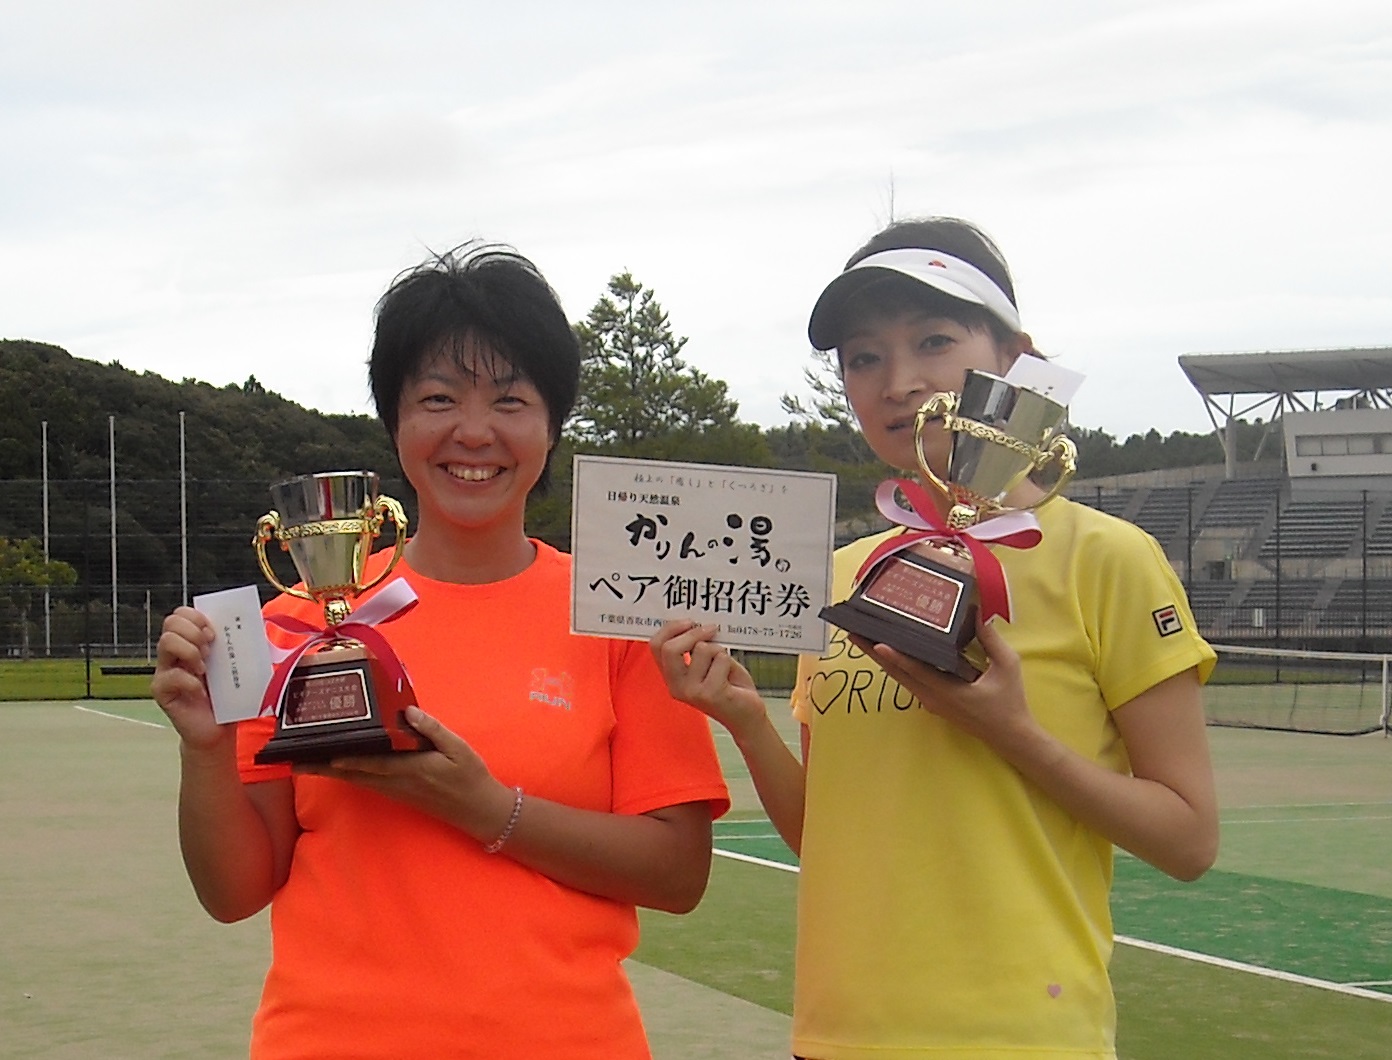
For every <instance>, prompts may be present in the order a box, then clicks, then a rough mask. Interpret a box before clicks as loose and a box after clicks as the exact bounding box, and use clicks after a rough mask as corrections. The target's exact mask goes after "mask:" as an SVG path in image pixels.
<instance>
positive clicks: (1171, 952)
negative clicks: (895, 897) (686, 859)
mask: <svg viewBox="0 0 1392 1060" xmlns="http://www.w3.org/2000/svg"><path fill="white" fill-rule="evenodd" d="M715 854H716V855H717V856H719V857H722V858H729V859H730V860H731V861H743V862H746V863H748V864H750V865H763V866H765V867H767V868H770V869H782V870H783V871H784V872H798V871H800V870H799V868H798V866H796V865H784V864H783V863H782V862H779V861H769V860H768V859H767V858H754V857H750V856H749V855H748V854H736V853H734V852H733V851H730V850H719V849H717V850H716V851H715ZM1116 941H1117V942H1118V943H1120V944H1121V945H1123V946H1134V947H1135V948H1136V949H1141V950H1150V951H1152V952H1154V953H1163V954H1165V955H1166V956H1167V957H1179V958H1181V959H1183V960H1186V961H1194V962H1196V963H1198V964H1210V965H1213V966H1214V967H1216V968H1227V969H1230V970H1232V971H1236V972H1247V973H1249V974H1251V975H1259V976H1262V977H1263V978H1265V979H1279V980H1281V981H1282V982H1286V983H1295V984H1297V985H1299V986H1310V987H1314V988H1315V989H1317V990H1329V991H1332V992H1334V993H1336V994H1347V995H1348V996H1350V997H1361V998H1364V999H1366V1000H1368V1001H1384V1002H1388V1003H1392V994H1384V993H1380V992H1379V991H1376V990H1363V989H1360V987H1359V984H1352V983H1350V984H1345V983H1332V982H1330V981H1329V980H1327V979H1314V978H1312V977H1310V976H1308V975H1296V974H1295V973H1294V972H1280V971H1273V970H1272V969H1270V968H1262V967H1260V966H1259V965H1255V964H1245V963H1243V962H1242V961H1231V960H1228V959H1227V958H1226V957H1210V956H1209V955H1208V954H1206V953H1196V952H1194V951H1193V950H1182V949H1179V948H1178V947H1177V946H1165V945H1162V944H1161V943H1159V942H1146V941H1145V940H1144V939H1133V938H1131V937H1130V936H1128V935H1117V936H1116ZM1362 985H1366V986H1381V985H1392V984H1383V983H1366V984H1362Z"/></svg>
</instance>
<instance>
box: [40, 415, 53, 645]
mask: <svg viewBox="0 0 1392 1060" xmlns="http://www.w3.org/2000/svg"><path fill="white" fill-rule="evenodd" d="M40 427H41V429H42V434H43V535H44V542H43V545H44V655H46V656H47V655H52V654H53V619H52V612H51V611H50V609H49V600H50V597H51V594H52V590H51V589H50V587H49V584H48V583H49V569H48V563H49V559H48V420H44V421H43V423H42V424H41V425H40Z"/></svg>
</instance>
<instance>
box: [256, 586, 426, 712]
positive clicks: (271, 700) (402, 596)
mask: <svg viewBox="0 0 1392 1060" xmlns="http://www.w3.org/2000/svg"><path fill="white" fill-rule="evenodd" d="M416 600H417V597H416V591H415V590H414V589H412V588H411V586H410V585H408V584H407V583H406V580H405V579H404V578H398V579H397V580H396V581H394V582H391V583H390V584H388V585H387V586H386V587H385V588H383V589H382V590H381V591H380V592H378V593H376V594H375V595H374V596H373V597H372V599H370V600H368V601H367V602H366V603H364V604H363V605H362V606H361V607H359V608H358V609H357V610H356V611H354V612H352V613H351V614H350V615H349V617H348V618H347V619H346V620H345V621H343V622H340V623H339V624H338V625H336V626H329V627H327V628H325V627H323V626H316V625H314V624H313V623H311V622H306V621H304V620H303V619H299V618H291V617H290V616H289V615H269V616H267V618H266V620H265V621H266V624H267V625H269V626H275V627H276V628H277V629H280V630H283V631H284V632H286V633H289V634H291V635H292V636H296V637H300V638H303V639H302V640H301V641H300V643H299V644H297V645H295V647H293V648H289V649H287V648H278V647H276V646H275V645H274V644H273V645H272V646H271V654H272V658H273V659H274V660H275V663H276V667H275V671H274V672H273V673H272V675H271V683H270V684H269V685H267V686H266V692H265V695H263V696H262V697H261V715H262V716H264V715H266V714H275V715H279V714H280V710H281V707H282V705H283V700H284V699H285V689H286V687H287V685H288V684H289V681H290V675H291V674H292V673H294V670H295V664H296V663H297V662H299V661H300V659H301V657H302V656H304V654H305V653H306V652H308V651H309V650H310V649H311V648H314V647H316V646H317V645H320V644H332V643H333V642H334V641H336V640H356V641H359V642H360V643H361V644H362V645H363V646H364V647H366V648H367V650H368V651H369V652H371V653H372V655H373V656H374V657H375V658H376V659H377V660H378V661H379V662H381V664H382V668H383V669H384V670H385V671H386V673H387V676H388V677H389V678H391V680H392V681H393V682H394V683H396V684H397V686H398V687H400V683H401V682H403V681H406V680H408V678H407V676H406V667H405V666H404V665H403V664H402V662H401V659H400V658H399V657H398V656H397V654H396V651H395V649H393V648H392V646H391V644H390V643H389V642H388V641H387V638H386V637H384V636H383V635H382V634H381V632H380V631H379V630H378V629H377V628H376V627H377V626H379V625H382V624H383V623H386V622H390V621H392V620H393V619H397V618H400V617H401V616H402V615H404V614H406V612H407V611H409V610H411V608H413V607H415V606H416Z"/></svg>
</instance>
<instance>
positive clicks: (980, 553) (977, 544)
mask: <svg viewBox="0 0 1392 1060" xmlns="http://www.w3.org/2000/svg"><path fill="white" fill-rule="evenodd" d="M895 491H898V492H899V493H901V494H903V496H904V499H905V500H906V501H908V502H909V509H908V510H905V509H904V508H902V507H900V506H899V504H898V503H897V502H896V501H895V499H894V494H895ZM875 506H876V507H877V508H879V510H880V514H881V515H883V516H884V517H885V518H886V519H888V520H890V522H894V523H898V524H899V525H900V526H903V527H905V528H906V532H905V533H902V534H899V535H898V536H896V537H891V538H889V539H888V540H885V541H881V542H880V543H879V544H878V545H876V546H875V549H874V551H872V552H871V553H870V555H869V556H868V557H866V560H865V562H864V563H862V564H861V565H860V570H858V571H856V576H855V580H856V583H857V584H859V583H860V581H861V579H862V578H864V577H865V575H866V574H868V573H869V572H870V571H871V570H872V569H873V568H874V567H876V566H878V565H879V563H880V562H881V561H882V560H884V559H885V558H887V557H888V556H892V555H893V554H894V553H896V552H902V551H903V550H904V549H906V548H909V547H911V546H912V545H915V544H917V543H918V542H919V541H942V542H951V543H954V544H958V545H961V546H962V547H964V548H965V549H966V550H967V552H968V554H970V556H971V559H972V564H973V566H974V567H975V572H976V586H977V591H978V593H979V594H980V596H981V621H983V622H986V621H989V620H990V619H991V618H994V617H995V616H996V615H1000V616H1001V617H1002V618H1004V619H1005V620H1006V621H1007V622H1009V621H1010V586H1009V585H1008V584H1007V582H1006V579H1005V571H1004V570H1002V569H1001V564H1000V560H998V559H997V558H996V556H995V553H993V552H992V551H991V550H990V549H989V548H987V547H986V543H987V542H990V543H991V544H996V545H1009V546H1010V547H1011V548H1033V547H1034V546H1035V545H1037V544H1039V542H1040V540H1041V539H1042V538H1043V536H1044V535H1043V532H1042V531H1041V530H1040V529H1039V520H1037V519H1036V518H1035V517H1034V515H1033V513H1031V512H1026V511H1011V512H1005V513H1003V514H1001V515H997V516H994V517H993V518H990V519H985V520H983V521H982V522H979V523H977V524H976V525H975V526H969V527H966V528H965V529H962V530H949V529H948V528H947V524H946V522H945V521H944V520H943V518H942V517H941V516H940V515H939V514H938V509H937V508H936V507H935V506H934V504H933V501H932V498H931V497H929V495H928V492H927V491H926V490H925V489H924V488H923V487H922V486H920V485H919V484H918V483H916V482H912V481H910V480H908V479H902V478H895V479H887V480H886V481H884V482H881V483H880V485H879V488H878V489H877V490H875Z"/></svg>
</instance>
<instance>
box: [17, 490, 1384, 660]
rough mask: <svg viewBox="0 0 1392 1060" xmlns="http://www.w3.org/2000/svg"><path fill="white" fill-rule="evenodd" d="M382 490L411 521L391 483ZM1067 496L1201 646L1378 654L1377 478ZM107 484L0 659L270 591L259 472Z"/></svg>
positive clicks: (28, 601)
mask: <svg viewBox="0 0 1392 1060" xmlns="http://www.w3.org/2000/svg"><path fill="white" fill-rule="evenodd" d="M5 489H6V499H7V501H8V503H7V505H6V506H5V507H4V509H3V510H0V537H4V538H8V539H10V540H11V541H13V540H21V539H34V540H36V541H42V540H44V538H45V522H44V512H45V502H44V492H45V491H44V487H43V483H41V482H39V481H36V480H22V481H11V482H7V483H6V484H5ZM382 490H383V492H384V493H387V494H389V495H391V496H394V497H396V498H397V499H399V500H400V501H402V503H403V504H404V506H405V507H406V510H407V514H408V516H413V515H414V496H413V495H412V493H411V491H410V489H409V487H408V486H407V485H406V484H405V483H404V482H402V481H400V480H384V481H383V483H382ZM1070 492H1071V495H1072V497H1073V499H1074V500H1077V501H1080V502H1082V503H1085V504H1089V505H1092V506H1094V507H1097V508H1100V509H1101V510H1104V511H1107V512H1110V513H1112V514H1115V515H1119V516H1121V517H1123V518H1126V519H1129V520H1130V521H1132V522H1135V523H1137V524H1138V525H1140V526H1141V527H1143V528H1144V529H1146V530H1148V531H1149V532H1150V533H1151V534H1153V535H1154V536H1155V537H1156V538H1157V540H1159V541H1160V544H1161V545H1162V546H1163V547H1164V549H1165V551H1166V554H1167V555H1168V557H1169V558H1170V560H1171V562H1172V564H1173V565H1174V567H1175V569H1176V571H1177V572H1178V573H1179V576H1180V578H1181V580H1182V581H1183V583H1184V586H1185V589H1186V591H1187V593H1188V596H1189V599H1190V603H1191V605H1192V607H1193V610H1194V614H1195V618H1196V619H1197V621H1198V623H1199V626H1200V628H1201V630H1202V631H1203V632H1204V634H1205V635H1206V636H1207V637H1208V638H1209V639H1210V640H1213V641H1216V642H1220V643H1228V644H1245V645H1255V646H1266V647H1283V646H1284V647H1289V648H1300V649H1309V650H1334V651H1370V652H1392V488H1390V489H1389V490H1388V491H1386V492H1382V491H1373V490H1365V491H1359V492H1357V493H1349V494H1343V495H1339V494H1329V495H1325V496H1311V495H1308V494H1307V495H1304V496H1301V495H1294V496H1293V495H1292V493H1291V489H1290V484H1289V482H1288V481H1287V480H1285V479H1283V478H1277V477H1268V478H1245V479H1233V480H1222V479H1217V480H1201V481H1194V482H1189V483H1182V484H1178V485H1174V484H1160V485H1150V486H1144V485H1142V486H1134V485H1126V486H1100V485H1094V484H1085V485H1082V486H1076V487H1074V489H1073V490H1072V491H1070ZM115 493H116V519H115V535H114V540H115V560H114V571H115V578H114V581H113V577H112V574H113V557H112V540H113V535H112V517H111V511H112V503H111V484H110V482H109V481H106V480H59V481H51V482H50V483H49V484H48V488H47V506H46V507H47V513H48V520H47V535H46V536H47V542H48V552H49V555H50V557H51V558H52V559H53V560H57V561H61V562H62V563H65V564H67V565H68V566H69V567H70V568H71V574H72V575H73V576H74V577H75V581H74V582H73V583H72V584H68V585H55V586H52V587H49V588H44V587H41V586H35V585H24V584H19V585H16V584H0V657H9V658H14V657H24V656H30V657H32V656H55V657H69V658H71V657H74V656H84V655H90V656H93V657H98V658H136V659H139V658H143V657H144V656H145V655H146V653H147V652H148V651H150V650H151V649H152V645H153V640H154V639H157V637H158V631H159V625H160V622H161V620H162V617H163V616H164V615H165V614H166V613H168V612H169V611H170V610H172V609H173V608H174V607H176V606H178V605H179V604H180V603H182V602H184V600H185V598H186V596H188V597H191V596H193V595H196V594H198V593H201V592H208V591H211V590H215V589H224V588H227V587H229V586H233V585H247V584H254V585H258V586H260V587H261V590H262V592H263V593H264V594H265V595H267V596H269V595H270V593H271V592H272V589H271V587H270V586H269V585H267V584H266V582H265V580H264V578H263V577H262V575H261V572H260V570H259V568H258V566H257V562H256V557H255V553H254V551H253V549H252V545H251V540H252V536H253V532H254V529H255V526H256V521H257V519H258V518H259V517H260V516H261V515H262V514H264V513H265V512H266V511H267V510H268V509H269V507H270V496H269V493H268V492H267V484H266V483H265V482H261V481H245V480H230V479H226V480H196V479H191V480H188V481H187V482H185V483H184V484H182V486H181V484H180V482H179V481H178V480H177V479H174V480H170V479H161V480H118V481H117V482H116V487H115ZM275 562H277V564H278V569H279V570H280V571H281V574H282V577H283V578H284V579H287V580H288V579H291V578H293V577H294V575H293V571H292V570H291V568H290V566H289V564H288V563H287V562H285V561H284V559H283V558H280V559H277V560H276V561H275ZM113 585H114V591H113ZM780 672H781V671H780Z"/></svg>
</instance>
